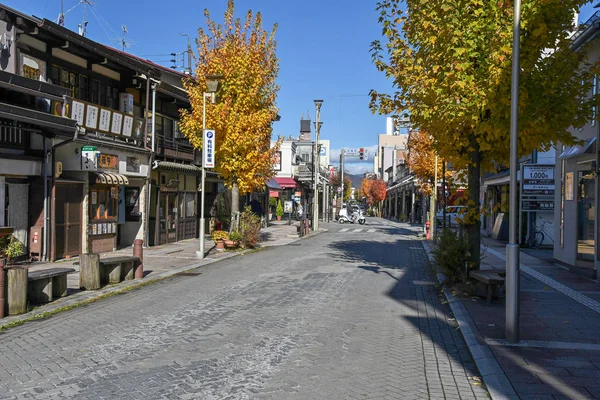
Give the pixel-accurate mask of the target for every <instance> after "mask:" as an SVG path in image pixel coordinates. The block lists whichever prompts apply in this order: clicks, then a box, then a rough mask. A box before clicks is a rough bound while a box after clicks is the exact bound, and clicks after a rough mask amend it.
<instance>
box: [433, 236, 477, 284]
mask: <svg viewBox="0 0 600 400" xmlns="http://www.w3.org/2000/svg"><path fill="white" fill-rule="evenodd" d="M433 257H434V260H435V263H436V265H437V267H438V268H439V270H440V272H441V273H443V274H444V275H446V278H447V279H448V280H449V281H450V282H452V283H458V282H461V281H463V280H466V278H467V277H466V276H465V275H466V273H465V263H468V262H469V244H468V242H467V237H466V235H459V234H457V233H456V232H455V231H453V230H452V229H444V230H443V231H441V233H440V234H439V238H438V243H437V246H436V247H435V248H434V249H433Z"/></svg>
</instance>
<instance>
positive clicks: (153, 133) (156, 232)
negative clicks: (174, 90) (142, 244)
mask: <svg viewBox="0 0 600 400" xmlns="http://www.w3.org/2000/svg"><path fill="white" fill-rule="evenodd" d="M158 84H160V82H156V83H155V84H154V85H152V153H151V154H152V155H154V152H155V151H156V147H155V146H156V87H157V86H158ZM148 168H152V166H151V165H149V166H148ZM149 173H151V171H149ZM159 176H160V174H159ZM150 199H151V198H150V197H149V198H148V202H147V208H146V209H147V212H148V214H147V215H149V214H150V203H151V202H150ZM159 201H160V199H159V198H158V196H157V198H156V210H157V211H158V203H159ZM158 225H159V221H158V212H157V213H156V218H155V221H154V244H155V245H156V244H158ZM147 234H148V238H149V237H150V232H148V233H147Z"/></svg>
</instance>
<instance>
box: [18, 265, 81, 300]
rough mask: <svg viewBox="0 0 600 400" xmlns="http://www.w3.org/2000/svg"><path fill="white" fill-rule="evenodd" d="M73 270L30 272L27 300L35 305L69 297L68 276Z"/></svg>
mask: <svg viewBox="0 0 600 400" xmlns="http://www.w3.org/2000/svg"><path fill="white" fill-rule="evenodd" d="M72 272H75V269H73V268H50V269H45V270H40V271H29V273H28V276H27V282H28V286H27V298H28V300H29V302H31V303H34V304H42V303H48V302H50V301H52V300H54V299H57V298H59V297H64V296H66V295H67V275H68V274H70V273H72Z"/></svg>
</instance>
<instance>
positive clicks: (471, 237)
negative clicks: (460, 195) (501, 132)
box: [467, 135, 481, 269]
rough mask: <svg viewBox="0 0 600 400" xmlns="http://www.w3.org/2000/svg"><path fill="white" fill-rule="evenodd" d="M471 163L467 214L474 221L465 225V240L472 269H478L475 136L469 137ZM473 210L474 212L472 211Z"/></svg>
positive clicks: (478, 162) (478, 161) (478, 172)
mask: <svg viewBox="0 0 600 400" xmlns="http://www.w3.org/2000/svg"><path fill="white" fill-rule="evenodd" d="M470 142H471V147H472V148H473V149H474V150H473V152H471V160H473V162H472V163H470V164H469V169H468V174H469V175H468V178H467V179H468V187H469V213H470V214H471V213H472V212H474V213H475V214H474V215H475V216H476V219H475V221H473V223H472V224H469V225H467V238H468V241H469V252H470V253H471V263H472V265H473V267H474V268H476V269H479V263H480V258H481V221H480V219H479V216H480V211H479V208H480V207H479V190H480V177H481V153H480V152H479V143H477V140H476V139H475V136H473V135H471V139H470ZM472 210H475V211H472Z"/></svg>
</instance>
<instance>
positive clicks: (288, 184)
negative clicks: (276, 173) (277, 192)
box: [274, 177, 298, 189]
mask: <svg viewBox="0 0 600 400" xmlns="http://www.w3.org/2000/svg"><path fill="white" fill-rule="evenodd" d="M274 179H275V182H277V184H278V185H279V186H281V188H282V189H289V188H295V187H297V186H298V183H297V182H296V181H295V180H294V179H293V178H283V177H281V178H280V177H276V178H274Z"/></svg>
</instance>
